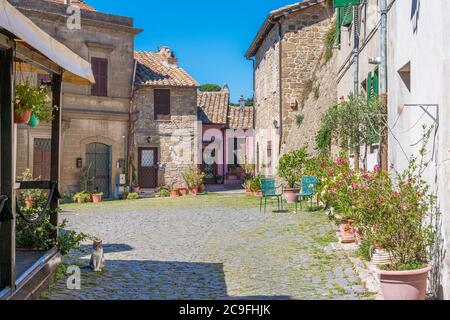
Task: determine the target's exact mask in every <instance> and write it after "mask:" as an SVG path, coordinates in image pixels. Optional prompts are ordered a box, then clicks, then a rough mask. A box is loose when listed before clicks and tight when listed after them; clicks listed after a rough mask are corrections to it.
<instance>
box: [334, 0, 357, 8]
mask: <svg viewBox="0 0 450 320" xmlns="http://www.w3.org/2000/svg"><path fill="white" fill-rule="evenodd" d="M359 4H361V0H333V6H334V7H335V8H340V7H348V6H356V5H359Z"/></svg>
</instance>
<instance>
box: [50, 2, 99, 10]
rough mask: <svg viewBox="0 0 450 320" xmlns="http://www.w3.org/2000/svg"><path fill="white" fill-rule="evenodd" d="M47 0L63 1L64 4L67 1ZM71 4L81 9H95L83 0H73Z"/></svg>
mask: <svg viewBox="0 0 450 320" xmlns="http://www.w3.org/2000/svg"><path fill="white" fill-rule="evenodd" d="M47 1H49V2H56V3H62V4H65V3H66V2H65V0H47ZM70 4H71V5H73V6H75V7H79V8H80V9H85V10H91V11H95V9H94V7H93V6H91V5H89V4H87V3H86V2H84V1H82V0H71V2H70Z"/></svg>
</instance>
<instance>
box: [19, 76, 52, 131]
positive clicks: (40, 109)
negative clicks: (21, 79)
mask: <svg viewBox="0 0 450 320" xmlns="http://www.w3.org/2000/svg"><path fill="white" fill-rule="evenodd" d="M53 109H54V108H53V107H52V106H51V103H50V97H49V94H48V89H47V88H46V87H45V86H39V87H32V86H30V85H29V84H28V83H22V84H17V85H16V88H15V100H14V121H15V122H16V123H29V122H30V120H31V118H32V115H33V116H34V118H35V119H33V121H32V123H31V125H32V126H33V125H34V126H36V125H38V124H39V121H52V120H53ZM36 120H37V121H36Z"/></svg>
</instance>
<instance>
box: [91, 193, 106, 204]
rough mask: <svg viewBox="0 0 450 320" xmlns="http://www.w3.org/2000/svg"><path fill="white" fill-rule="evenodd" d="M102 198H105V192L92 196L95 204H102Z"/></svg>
mask: <svg viewBox="0 0 450 320" xmlns="http://www.w3.org/2000/svg"><path fill="white" fill-rule="evenodd" d="M102 198H103V192H100V193H93V194H92V202H94V203H98V202H102Z"/></svg>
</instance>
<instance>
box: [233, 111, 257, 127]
mask: <svg viewBox="0 0 450 320" xmlns="http://www.w3.org/2000/svg"><path fill="white" fill-rule="evenodd" d="M229 108H230V111H229V116H228V120H229V125H228V126H229V127H230V128H231V129H251V128H253V107H243V108H241V107H236V106H230V107H229Z"/></svg>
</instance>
